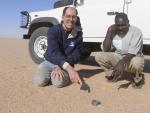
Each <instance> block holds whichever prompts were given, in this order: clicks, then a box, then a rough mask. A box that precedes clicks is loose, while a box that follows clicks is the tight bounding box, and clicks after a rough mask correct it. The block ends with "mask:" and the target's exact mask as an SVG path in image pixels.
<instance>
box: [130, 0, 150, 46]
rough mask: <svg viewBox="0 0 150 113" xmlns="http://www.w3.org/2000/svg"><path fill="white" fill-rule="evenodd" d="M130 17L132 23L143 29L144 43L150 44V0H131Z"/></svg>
mask: <svg viewBox="0 0 150 113" xmlns="http://www.w3.org/2000/svg"><path fill="white" fill-rule="evenodd" d="M128 17H129V20H130V24H132V25H135V26H137V27H138V28H140V29H141V30H142V33H143V38H144V44H150V22H149V21H150V0H131V2H130V3H129V4H128Z"/></svg>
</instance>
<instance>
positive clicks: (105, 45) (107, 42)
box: [103, 24, 116, 52]
mask: <svg viewBox="0 0 150 113" xmlns="http://www.w3.org/2000/svg"><path fill="white" fill-rule="evenodd" d="M115 35H116V26H115V24H113V25H111V26H110V27H109V28H108V30H107V33H106V37H105V39H104V42H103V49H104V51H105V52H109V51H111V45H112V40H113V37H114V36H115Z"/></svg>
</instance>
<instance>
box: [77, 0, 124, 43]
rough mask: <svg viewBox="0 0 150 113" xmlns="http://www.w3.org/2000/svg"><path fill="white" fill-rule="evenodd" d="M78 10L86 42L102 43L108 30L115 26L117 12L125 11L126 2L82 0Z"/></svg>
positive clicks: (117, 0)
mask: <svg viewBox="0 0 150 113" xmlns="http://www.w3.org/2000/svg"><path fill="white" fill-rule="evenodd" d="M82 1H83V3H82V4H80V5H79V6H78V7H77V9H78V12H79V17H80V20H81V24H82V27H83V36H84V41H85V42H102V40H103V39H104V37H105V34H106V31H107V28H108V27H109V26H110V25H112V24H114V15H115V13H116V12H122V11H123V10H124V9H123V8H124V0H82Z"/></svg>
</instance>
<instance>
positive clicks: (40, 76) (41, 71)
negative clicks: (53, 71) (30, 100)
mask: <svg viewBox="0 0 150 113" xmlns="http://www.w3.org/2000/svg"><path fill="white" fill-rule="evenodd" d="M49 83H50V72H49V70H48V68H47V67H46V65H45V64H44V63H41V64H40V65H39V66H38V70H37V73H36V75H35V76H34V78H33V84H35V85H37V86H46V85H47V84H49Z"/></svg>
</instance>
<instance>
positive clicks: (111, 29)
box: [107, 24, 117, 38]
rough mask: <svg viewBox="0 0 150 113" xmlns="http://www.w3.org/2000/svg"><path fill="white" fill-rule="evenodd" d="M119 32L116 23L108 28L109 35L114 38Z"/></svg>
mask: <svg viewBox="0 0 150 113" xmlns="http://www.w3.org/2000/svg"><path fill="white" fill-rule="evenodd" d="M116 33H117V29H116V25H115V24H113V25H111V26H110V27H109V28H108V30H107V35H109V36H110V37H111V38H113V37H114V36H115V35H116Z"/></svg>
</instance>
